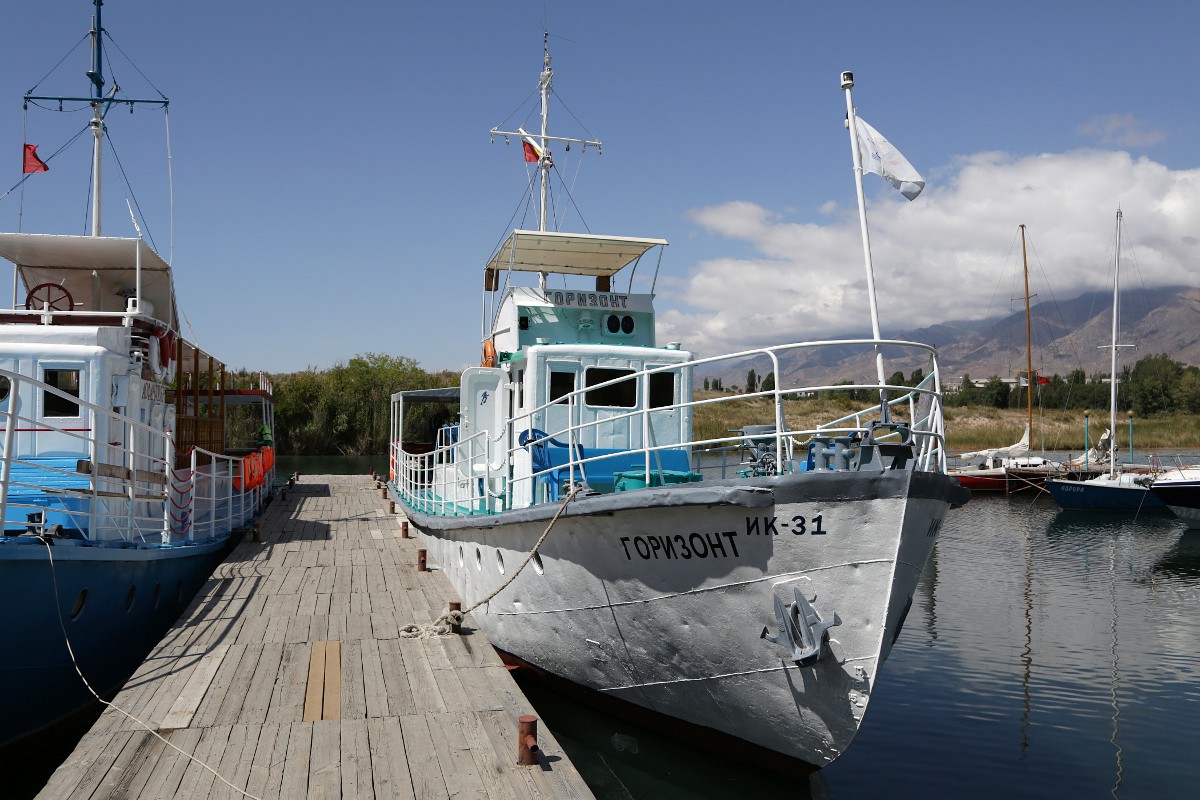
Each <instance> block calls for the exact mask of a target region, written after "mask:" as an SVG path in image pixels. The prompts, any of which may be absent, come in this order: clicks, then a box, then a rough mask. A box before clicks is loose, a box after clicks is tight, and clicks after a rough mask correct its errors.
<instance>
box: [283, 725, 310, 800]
mask: <svg viewBox="0 0 1200 800" xmlns="http://www.w3.org/2000/svg"><path fill="white" fill-rule="evenodd" d="M313 725H314V723H312V722H294V723H292V724H291V726H290V731H289V736H288V744H287V752H286V754H285V755H284V759H283V776H282V778H281V784H280V787H279V796H280V797H281V798H286V800H293V799H294V798H299V797H305V796H307V795H308V759H309V756H310V754H311V752H312V736H313Z"/></svg>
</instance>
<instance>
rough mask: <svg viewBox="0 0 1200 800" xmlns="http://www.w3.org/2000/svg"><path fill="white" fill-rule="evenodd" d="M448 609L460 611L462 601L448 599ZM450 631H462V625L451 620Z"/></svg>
mask: <svg viewBox="0 0 1200 800" xmlns="http://www.w3.org/2000/svg"><path fill="white" fill-rule="evenodd" d="M450 610H451V611H462V601H461V600H451V601H450ZM450 632H451V633H462V625H461V624H460V623H457V622H451V623H450Z"/></svg>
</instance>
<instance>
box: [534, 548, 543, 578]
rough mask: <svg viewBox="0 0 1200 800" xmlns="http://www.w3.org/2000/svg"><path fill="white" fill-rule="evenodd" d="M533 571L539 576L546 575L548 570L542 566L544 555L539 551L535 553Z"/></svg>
mask: <svg viewBox="0 0 1200 800" xmlns="http://www.w3.org/2000/svg"><path fill="white" fill-rule="evenodd" d="M533 571H534V572H536V573H537V574H538V575H545V574H546V568H545V567H543V566H542V554H541V553H539V552H538V551H537V550H534V551H533Z"/></svg>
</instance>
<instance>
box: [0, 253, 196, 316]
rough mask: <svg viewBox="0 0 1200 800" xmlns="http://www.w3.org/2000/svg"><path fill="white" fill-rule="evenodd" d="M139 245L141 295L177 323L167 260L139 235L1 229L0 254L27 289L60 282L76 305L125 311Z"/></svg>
mask: <svg viewBox="0 0 1200 800" xmlns="http://www.w3.org/2000/svg"><path fill="white" fill-rule="evenodd" d="M139 251H140V252H141V261H142V298H143V299H144V300H145V301H147V302H148V303H149V304H150V306H151V307H152V309H153V312H154V316H155V317H156V318H158V319H159V320H161V321H163V322H165V323H167V324H168V325H169V326H171V327H172V328H178V317H179V315H178V310H177V308H176V303H175V288H174V284H173V282H172V275H171V266H170V265H169V264H168V263H167V262H165V261H163V260H162V257H160V256H159V255H158V253H156V252H154V249H153V248H151V247H150V245H148V244H146V243H145V242H144V241H142V240H141V239H130V238H118V237H111V236H61V235H55V234H44V233H0V257H3V258H5V259H8V260H9V261H11V262H12V263H13V264H15V265H16V268H17V272H18V273H19V274H20V276H21V280H22V281H24V283H25V286H26V288H27V289H32V288H33V287H35V286H38V285H39V284H43V283H53V284H57V285H59V286H63V287H64V288H66V290H67V291H68V292H70V293H71V297H72V299H73V300H74V301H75V303H76V305H77V309H76V310H79V311H105V312H118V313H119V312H123V311H125V309H126V306H125V301H126V298H127V297H130V296H132V295H133V292H134V290H135V289H136V288H137V262H138V252H139Z"/></svg>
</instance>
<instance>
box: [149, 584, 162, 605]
mask: <svg viewBox="0 0 1200 800" xmlns="http://www.w3.org/2000/svg"><path fill="white" fill-rule="evenodd" d="M161 596H162V584H161V583H156V584H154V599H153V600H151V601H150V603H151V607H152V608H158V599H159V597H161Z"/></svg>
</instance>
